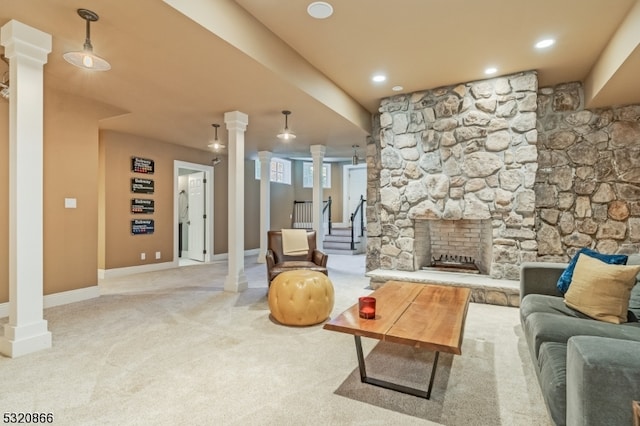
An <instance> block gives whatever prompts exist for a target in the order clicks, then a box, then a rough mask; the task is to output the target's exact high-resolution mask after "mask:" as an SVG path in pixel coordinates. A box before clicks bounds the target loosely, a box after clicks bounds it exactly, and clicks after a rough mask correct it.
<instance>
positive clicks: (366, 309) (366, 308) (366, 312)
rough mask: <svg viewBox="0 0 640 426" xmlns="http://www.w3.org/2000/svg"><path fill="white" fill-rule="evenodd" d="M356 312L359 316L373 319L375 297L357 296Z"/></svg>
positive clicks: (374, 315)
mask: <svg viewBox="0 0 640 426" xmlns="http://www.w3.org/2000/svg"><path fill="white" fill-rule="evenodd" d="M358 314H359V315H360V318H364V319H374V318H375V317H376V298H375V297H371V296H364V297H360V298H358Z"/></svg>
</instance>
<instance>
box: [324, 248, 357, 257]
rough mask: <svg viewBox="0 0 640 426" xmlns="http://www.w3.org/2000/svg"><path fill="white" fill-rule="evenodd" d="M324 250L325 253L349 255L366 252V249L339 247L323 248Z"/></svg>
mask: <svg viewBox="0 0 640 426" xmlns="http://www.w3.org/2000/svg"><path fill="white" fill-rule="evenodd" d="M322 251H323V252H324V253H325V254H344V255H347V256H354V255H356V254H362V253H364V250H341V249H340V250H338V249H325V248H323V249H322Z"/></svg>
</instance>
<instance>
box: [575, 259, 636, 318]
mask: <svg viewBox="0 0 640 426" xmlns="http://www.w3.org/2000/svg"><path fill="white" fill-rule="evenodd" d="M638 272H640V265H609V264H607V263H605V262H602V261H601V260H598V259H596V258H593V257H589V256H585V255H583V254H580V256H578V261H577V263H576V268H575V270H574V272H573V278H572V280H571V285H570V286H569V290H567V292H566V294H565V295H564V302H565V303H566V304H567V306H569V307H570V308H573V309H575V310H576V311H580V312H582V313H583V314H585V315H588V316H590V317H591V318H594V319H597V320H600V321H606V322H611V323H614V324H620V323H623V322H627V309H628V307H629V296H630V294H631V288H632V287H633V286H634V284H635V283H636V275H638Z"/></svg>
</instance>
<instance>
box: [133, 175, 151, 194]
mask: <svg viewBox="0 0 640 426" xmlns="http://www.w3.org/2000/svg"><path fill="white" fill-rule="evenodd" d="M153 189H154V188H153V179H140V178H131V192H135V193H136V194H153Z"/></svg>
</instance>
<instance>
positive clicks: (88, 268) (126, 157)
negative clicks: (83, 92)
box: [0, 89, 342, 303]
mask: <svg viewBox="0 0 640 426" xmlns="http://www.w3.org/2000/svg"><path fill="white" fill-rule="evenodd" d="M119 113H121V111H116V110H114V109H113V108H111V107H109V106H106V105H103V104H99V103H97V102H92V101H89V100H87V99H84V98H80V97H76V96H71V95H68V94H64V93H61V92H57V91H55V90H50V89H47V90H45V108H44V193H45V195H44V236H43V238H44V292H45V294H53V293H59V292H63V291H69V290H74V289H79V288H85V287H90V286H94V285H96V284H97V270H98V268H100V269H112V268H122V267H128V266H137V265H144V264H149V263H157V262H168V261H171V260H173V244H174V243H173V223H172V221H173V196H174V194H173V167H174V165H173V161H174V160H181V161H185V162H192V163H196V164H210V161H211V158H213V155H211V154H210V153H207V155H203V152H206V151H203V150H197V149H192V148H186V147H182V146H178V145H171V144H166V143H162V142H158V141H155V140H149V139H145V138H142V137H137V136H133V135H128V134H123V133H118V132H113V131H102V132H99V130H98V129H99V121H100V120H101V119H103V118H106V117H109V116H113V115H115V114H119ZM8 141H9V104H8V102H6V101H2V102H0V241H2V243H1V244H0V271H2V272H1V273H0V303H4V302H7V301H8V299H9V277H8V266H9V246H8V237H9V223H8V222H9V219H8V217H9V200H8V198H9V194H8V188H9V170H8V169H9V166H8V165H9V163H8V146H9V142H8ZM132 156H139V157H144V158H150V159H153V160H154V161H155V170H156V171H155V173H154V174H153V175H149V176H148V177H149V178H152V179H153V180H154V183H155V187H156V192H155V194H153V196H149V198H153V199H154V200H155V209H156V211H155V212H154V214H153V215H150V216H146V217H152V218H153V219H154V220H155V232H154V234H153V235H135V236H134V235H131V232H130V231H131V228H130V220H131V219H132V218H133V217H134V216H133V215H132V214H131V213H130V200H131V198H132V196H133V194H132V193H131V192H130V179H131V177H133V176H140V177H144V175H140V174H134V173H132V172H131V170H130V165H131V163H130V162H131V157H132ZM221 158H222V161H221V163H220V164H218V165H217V166H215V168H214V254H221V253H226V252H227V247H228V241H227V226H228V225H227V222H228V220H227V219H228V212H227V205H228V203H227V199H228V193H227V192H228V188H227V185H228V162H227V158H226V157H221ZM335 167H336V166H334V170H332V177H333V179H332V190H331V193H334V191H339V192H340V195H337V194H336V195H334V199H335V200H334V203H335V202H338V203H341V190H342V181H341V179H342V172H341V170H340V169H335ZM297 168H298V166H297V165H296V164H295V163H294V173H295V170H296V169H297ZM299 168H300V170H301V169H302V166H301V165H300V166H299ZM300 173H301V171H300ZM301 180H302V179H301V175H300V176H299V177H297V176H294V181H295V182H296V183H298V184H299V185H300V186H301ZM295 191H296V189H295V186H291V185H282V184H276V183H272V184H271V219H272V228H274V229H279V228H283V227H289V226H290V217H289V216H290V214H291V209H292V204H293V200H294V195H295ZM307 192H308V194H309V195H308V196H307V195H306V194H307ZM310 194H311V191H310V190H308V189H305V190H302V193H301V196H302V197H304V198H309V199H310V198H311V195H310ZM328 194H329V192H327V191H325V196H327V195H328ZM65 198H75V199H76V200H77V208H76V209H65V208H64V199H65ZM244 198H245V212H244V215H245V249H247V250H250V249H255V248H258V247H259V245H260V181H258V180H256V179H255V177H254V161H252V160H247V161H246V162H245V192H244ZM340 205H341V204H340ZM334 206H335V204H334ZM341 213H342V208H341V207H339V208H334V215H333V218H334V220H340V216H341ZM336 214H337V215H338V216H336ZM136 217H137V216H136ZM140 217H141V216H140ZM156 251H160V252H161V253H162V258H161V259H159V260H156V259H155V252H156ZM142 252H144V253H146V255H147V258H146V260H145V261H141V260H140V253H142Z"/></svg>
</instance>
